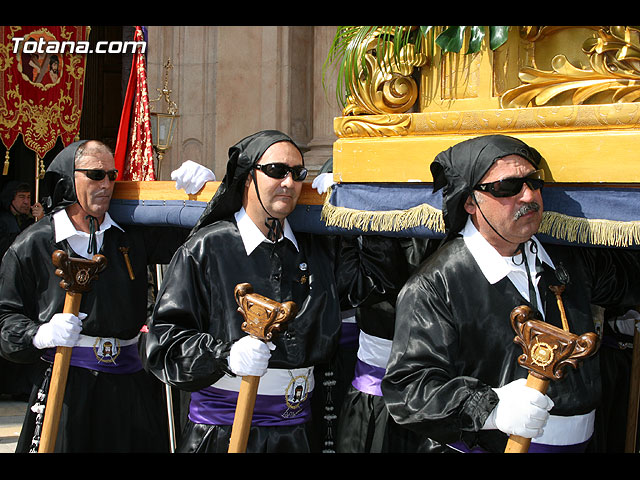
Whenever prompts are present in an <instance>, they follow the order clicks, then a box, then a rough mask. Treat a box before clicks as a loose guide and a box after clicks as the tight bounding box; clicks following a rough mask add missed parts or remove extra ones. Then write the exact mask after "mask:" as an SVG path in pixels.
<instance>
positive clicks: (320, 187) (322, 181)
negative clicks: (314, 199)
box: [311, 173, 336, 195]
mask: <svg viewBox="0 0 640 480" xmlns="http://www.w3.org/2000/svg"><path fill="white" fill-rule="evenodd" d="M335 183H336V182H334V181H333V173H321V174H320V175H318V176H317V177H316V178H314V179H313V182H311V186H312V187H313V188H315V189H316V190H317V191H318V193H319V194H320V195H322V194H323V193H325V192H326V191H327V190H329V188H330V187H332V186H333V185H335Z"/></svg>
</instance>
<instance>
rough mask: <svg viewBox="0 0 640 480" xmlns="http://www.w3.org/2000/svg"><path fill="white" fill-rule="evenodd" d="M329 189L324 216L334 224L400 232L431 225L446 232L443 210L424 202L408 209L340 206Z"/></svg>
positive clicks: (349, 227) (326, 221)
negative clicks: (355, 208)
mask: <svg viewBox="0 0 640 480" xmlns="http://www.w3.org/2000/svg"><path fill="white" fill-rule="evenodd" d="M330 196H331V189H329V191H327V194H326V197H325V201H324V205H323V206H322V213H321V215H320V218H321V219H322V220H323V221H324V222H325V223H326V224H327V225H328V226H332V227H338V228H344V229H348V230H350V229H354V228H355V229H358V230H361V231H363V232H369V231H372V232H397V231H400V230H404V229H407V228H416V227H427V228H429V229H430V230H433V231H435V232H441V233H444V231H445V230H444V220H443V219H442V211H441V210H440V209H438V208H434V207H432V206H431V205H429V204H426V203H423V204H421V205H416V206H415V207H411V208H409V209H407V210H386V211H374V210H372V211H366V210H354V209H352V208H346V207H336V206H334V205H331V204H330V203H329V197H330Z"/></svg>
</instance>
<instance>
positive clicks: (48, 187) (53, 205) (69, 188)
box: [42, 140, 87, 213]
mask: <svg viewBox="0 0 640 480" xmlns="http://www.w3.org/2000/svg"><path fill="white" fill-rule="evenodd" d="M86 142H87V140H81V141H79V142H74V143H72V144H71V145H69V146H67V147H65V148H64V149H63V150H62V151H61V152H60V153H59V154H58V155H56V157H55V158H54V159H53V161H52V162H51V164H50V165H49V167H48V168H47V171H46V172H45V174H44V179H43V181H42V182H43V183H42V188H43V190H44V192H45V194H46V195H48V196H47V197H45V198H44V199H43V200H42V206H43V207H44V210H45V212H47V213H52V212H55V211H58V210H62V209H63V208H65V207H67V206H68V205H73V204H74V203H76V202H77V201H78V198H77V197H76V184H75V180H74V173H73V171H74V169H75V156H76V151H77V150H78V148H79V147H80V146H81V145H83V144H84V143H86Z"/></svg>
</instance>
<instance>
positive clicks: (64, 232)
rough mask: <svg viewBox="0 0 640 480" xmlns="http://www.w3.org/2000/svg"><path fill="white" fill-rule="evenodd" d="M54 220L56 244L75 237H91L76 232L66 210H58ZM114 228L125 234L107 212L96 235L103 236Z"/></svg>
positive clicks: (84, 233)
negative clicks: (110, 228)
mask: <svg viewBox="0 0 640 480" xmlns="http://www.w3.org/2000/svg"><path fill="white" fill-rule="evenodd" d="M53 218H54V222H53V224H54V229H55V234H56V242H61V241H62V240H66V239H68V238H69V237H72V236H74V235H80V236H87V237H88V236H89V234H88V233H86V232H81V231H79V230H76V227H74V226H73V223H71V219H70V218H69V215H68V214H67V211H66V209H62V210H58V211H57V212H56V213H54V214H53ZM112 226H113V227H117V228H119V229H120V230H122V231H123V232H124V229H123V228H122V227H121V226H120V225H118V224H117V223H116V222H115V221H114V220H113V219H112V218H111V216H110V215H109V212H106V213H105V214H104V220H102V223H101V224H100V229H99V230H98V231H97V232H96V234H102V233H104V231H105V230H107V229H108V228H109V227H112Z"/></svg>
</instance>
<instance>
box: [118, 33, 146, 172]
mask: <svg viewBox="0 0 640 480" xmlns="http://www.w3.org/2000/svg"><path fill="white" fill-rule="evenodd" d="M134 41H135V42H143V41H145V38H144V34H143V31H142V27H136V32H135V35H134ZM114 160H115V164H116V168H117V169H118V180H132V181H150V180H155V179H156V176H155V167H154V163H153V143H152V139H151V124H150V123H149V92H148V88H147V67H146V61H145V56H144V52H142V51H141V49H140V48H138V50H137V51H136V52H135V53H134V54H133V61H132V65H131V74H130V76H129V84H128V85H127V93H126V95H125V100H124V107H123V109H122V116H121V117H120V127H119V129H118V139H117V141H116V150H115V153H114Z"/></svg>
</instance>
